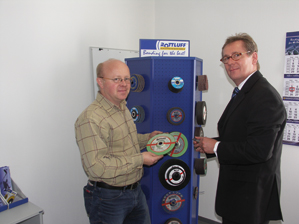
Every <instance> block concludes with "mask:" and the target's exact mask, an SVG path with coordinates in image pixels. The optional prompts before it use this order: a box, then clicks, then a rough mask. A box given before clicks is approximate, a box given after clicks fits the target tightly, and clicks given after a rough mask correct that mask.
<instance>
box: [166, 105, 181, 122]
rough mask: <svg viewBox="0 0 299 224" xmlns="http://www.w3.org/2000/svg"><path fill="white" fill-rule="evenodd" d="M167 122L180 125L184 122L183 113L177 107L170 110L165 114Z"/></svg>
mask: <svg viewBox="0 0 299 224" xmlns="http://www.w3.org/2000/svg"><path fill="white" fill-rule="evenodd" d="M167 120H168V122H169V123H170V124H173V125H180V124H181V123H183V121H184V120H185V112H184V111H183V110H182V109H181V108H179V107H173V108H170V109H169V110H168V112H167Z"/></svg>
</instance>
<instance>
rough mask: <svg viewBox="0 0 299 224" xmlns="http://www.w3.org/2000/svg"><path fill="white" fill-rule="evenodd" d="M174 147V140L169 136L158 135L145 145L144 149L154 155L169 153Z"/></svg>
mask: <svg viewBox="0 0 299 224" xmlns="http://www.w3.org/2000/svg"><path fill="white" fill-rule="evenodd" d="M174 146H175V138H174V137H173V136H172V135H170V134H166V133H163V134H158V135H155V136H154V137H152V138H151V139H150V140H149V141H148V142H147V145H146V149H147V151H149V152H152V153H154V154H156V155H164V154H167V153H169V152H170V151H171V150H172V149H173V148H174Z"/></svg>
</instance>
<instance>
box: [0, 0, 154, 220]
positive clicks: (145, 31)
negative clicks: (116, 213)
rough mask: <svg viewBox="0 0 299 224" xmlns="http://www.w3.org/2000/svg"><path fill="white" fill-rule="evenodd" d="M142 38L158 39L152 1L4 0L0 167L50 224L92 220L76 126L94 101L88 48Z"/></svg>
mask: <svg viewBox="0 0 299 224" xmlns="http://www.w3.org/2000/svg"><path fill="white" fill-rule="evenodd" d="M141 37H146V38H153V37H154V2H153V1H152V0H126V1H121V0H119V1H117V0H76V1H75V0H42V1H41V0H0V77H1V78H0V80H1V81H0V114H1V116H0V124H1V125H0V155H1V156H0V166H4V165H7V166H9V167H10V170H11V175H12V177H13V179H14V180H15V181H16V183H17V184H18V185H19V187H20V188H21V189H22V191H23V192H24V193H25V194H26V195H27V196H28V198H29V200H30V201H32V202H33V203H35V204H36V205H38V206H40V207H41V208H43V209H44V211H45V215H44V223H45V224H52V223H53V224H54V223H55V224H67V223H74V224H76V223H78V224H82V223H88V219H87V216H86V213H85V209H84V205H83V196H82V194H83V190H82V188H83V185H85V184H86V180H87V178H86V176H85V174H84V172H83V169H82V166H81V161H80V156H79V149H78V147H77V145H76V142H75V135H74V123H75V121H76V119H77V117H78V116H79V114H80V113H81V112H82V110H83V109H84V108H85V107H86V106H87V105H89V104H90V103H91V102H92V101H93V99H94V94H93V82H92V72H91V57H90V53H89V47H90V46H99V47H106V48H120V49H138V47H139V38H141ZM0 216H1V214H0ZM0 219H1V218H0ZM0 222H1V221H0Z"/></svg>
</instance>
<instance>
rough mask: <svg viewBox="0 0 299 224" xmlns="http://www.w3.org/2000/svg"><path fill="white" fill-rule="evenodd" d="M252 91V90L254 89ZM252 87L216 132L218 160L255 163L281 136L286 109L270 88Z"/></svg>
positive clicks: (269, 152) (269, 154)
mask: <svg viewBox="0 0 299 224" xmlns="http://www.w3.org/2000/svg"><path fill="white" fill-rule="evenodd" d="M254 91H255V92H254ZM257 91H258V89H255V90H252V91H251V94H248V95H247V96H245V99H244V100H243V101H242V102H241V103H240V105H239V106H238V107H237V108H236V109H235V111H234V113H233V114H232V115H231V117H230V118H229V121H228V124H227V127H226V129H225V130H226V132H225V133H224V134H223V135H224V136H220V139H219V140H220V144H219V145H218V150H217V155H218V159H219V162H220V164H240V165H243V164H256V163H262V162H265V161H267V160H269V159H270V158H271V157H272V156H273V150H275V148H276V145H277V143H278V142H279V141H281V138H282V132H283V129H284V126H285V120H286V112H285V108H284V105H283V103H282V100H281V98H280V96H279V94H278V93H277V92H276V91H275V90H274V89H272V88H270V89H269V88H263V89H262V88H260V89H259V92H258V94H257Z"/></svg>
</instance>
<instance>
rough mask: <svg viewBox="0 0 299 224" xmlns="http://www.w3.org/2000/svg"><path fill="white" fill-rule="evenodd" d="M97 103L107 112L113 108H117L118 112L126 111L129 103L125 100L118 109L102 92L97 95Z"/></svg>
mask: <svg viewBox="0 0 299 224" xmlns="http://www.w3.org/2000/svg"><path fill="white" fill-rule="evenodd" d="M96 101H97V102H98V103H100V104H101V105H102V107H103V108H104V109H105V110H107V111H110V110H112V109H113V108H115V109H117V110H125V108H126V105H127V101H125V100H123V101H121V102H120V105H119V107H118V106H116V105H115V104H114V103H112V102H111V101H110V100H108V99H107V98H106V97H104V96H103V95H102V94H101V93H100V92H98V94H97V98H96Z"/></svg>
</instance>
